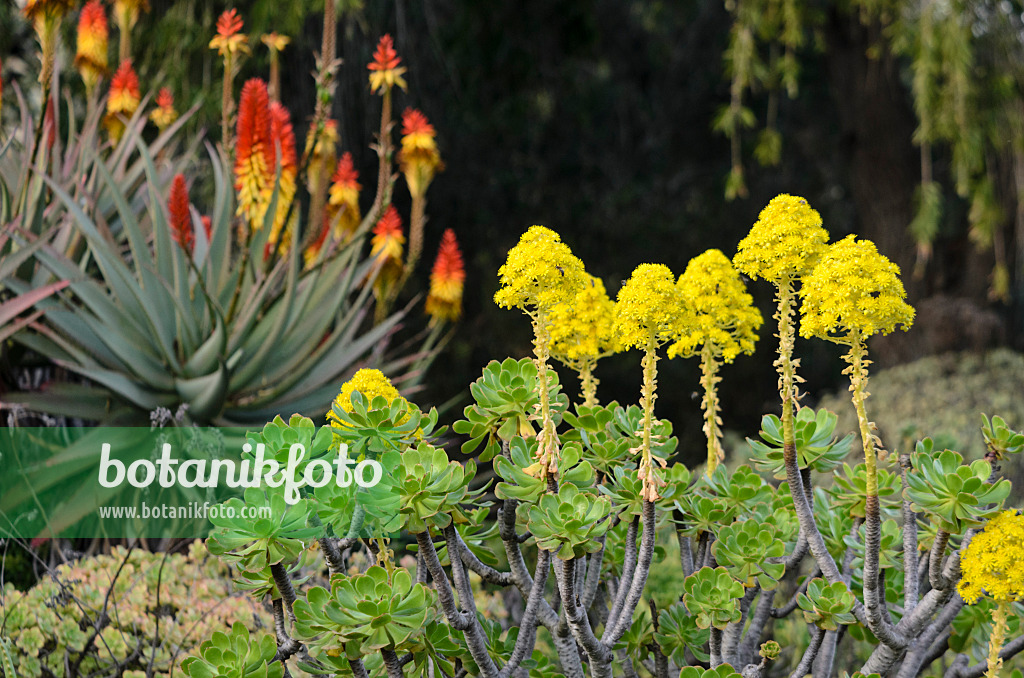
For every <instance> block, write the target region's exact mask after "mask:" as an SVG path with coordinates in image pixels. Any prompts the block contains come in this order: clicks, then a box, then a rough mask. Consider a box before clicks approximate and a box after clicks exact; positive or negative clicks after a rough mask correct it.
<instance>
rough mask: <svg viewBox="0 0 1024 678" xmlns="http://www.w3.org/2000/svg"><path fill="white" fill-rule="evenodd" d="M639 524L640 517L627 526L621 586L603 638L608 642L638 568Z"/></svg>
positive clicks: (616, 594) (606, 623)
mask: <svg viewBox="0 0 1024 678" xmlns="http://www.w3.org/2000/svg"><path fill="white" fill-rule="evenodd" d="M638 525H639V519H638V518H633V520H632V521H631V522H630V523H629V527H627V528H626V544H625V547H624V548H625V551H624V558H623V562H622V576H621V577H619V586H618V588H617V589H616V591H615V600H614V601H613V602H612V609H611V612H609V613H608V621H607V622H605V629H606V631H605V637H602V640H604V641H605V642H607V638H606V636H607V629H609V628H611V626H612V625H613V624H614V623H615V622H616V621H618V619H619V613H620V612H622V606H623V605H624V604H625V603H626V596H627V595H628V594H629V585H630V584H631V583H632V581H633V572H634V571H635V570H636V562H637V550H636V532H637V526H638Z"/></svg>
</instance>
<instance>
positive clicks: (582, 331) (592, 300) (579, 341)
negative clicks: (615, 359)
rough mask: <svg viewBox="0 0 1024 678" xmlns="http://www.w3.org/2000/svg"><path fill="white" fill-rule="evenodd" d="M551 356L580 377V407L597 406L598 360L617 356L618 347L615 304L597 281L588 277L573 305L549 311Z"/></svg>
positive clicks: (557, 306)
mask: <svg viewBox="0 0 1024 678" xmlns="http://www.w3.org/2000/svg"><path fill="white" fill-rule="evenodd" d="M549 318H550V320H551V355H552V357H553V358H555V359H556V360H558V361H559V362H561V363H562V364H564V365H566V366H567V367H569V368H570V369H573V370H575V371H576V372H577V373H578V374H579V376H580V390H581V393H582V394H583V404H584V405H587V406H593V405H596V404H597V383H598V382H597V379H596V378H594V375H593V371H594V366H595V364H596V363H597V361H598V360H600V359H601V358H604V357H606V356H609V355H612V354H613V353H617V352H618V351H619V349H620V344H619V340H618V337H617V335H616V334H615V333H614V332H613V330H612V328H613V326H614V324H615V302H613V301H612V300H611V299H609V298H608V293H607V292H606V291H605V288H604V283H603V282H602V281H601V279H600V278H595V277H593V276H590V284H589V285H586V286H584V288H583V289H582V290H580V291H579V292H577V293H576V297H575V298H574V299H573V301H572V302H571V303H570V302H562V303H560V304H557V305H556V306H555V307H554V308H552V309H551V313H550V315H549Z"/></svg>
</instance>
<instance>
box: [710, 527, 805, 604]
mask: <svg viewBox="0 0 1024 678" xmlns="http://www.w3.org/2000/svg"><path fill="white" fill-rule="evenodd" d="M711 552H712V553H713V554H714V556H715V560H716V561H717V562H718V564H719V565H721V566H723V567H725V569H726V570H728V572H729V574H730V575H731V576H732V577H733V578H734V579H736V580H737V581H739V582H741V583H742V584H743V585H744V586H745V587H747V588H751V587H753V586H755V585H756V586H760V587H761V589H762V590H765V591H773V590H775V587H777V586H778V585H779V580H780V579H782V576H783V575H784V574H785V573H786V565H785V564H784V563H780V562H775V560H774V559H778V558H781V557H782V556H783V555H785V553H786V545H785V544H784V543H783V542H782V541H781V540H780V539H778V537H776V536H775V528H774V527H772V525H771V524H762V523H761V522H759V521H757V520H744V521H741V522H738V523H733V524H731V525H726V526H725V527H722V528H721V529H720V530H719V531H718V538H717V539H716V540H715V542H714V543H713V544H712V545H711Z"/></svg>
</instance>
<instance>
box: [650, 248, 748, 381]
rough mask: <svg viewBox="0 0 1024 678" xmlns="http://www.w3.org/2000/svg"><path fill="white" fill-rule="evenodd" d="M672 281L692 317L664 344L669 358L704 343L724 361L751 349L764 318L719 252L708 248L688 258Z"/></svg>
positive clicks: (692, 351) (693, 351)
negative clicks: (689, 323)
mask: <svg viewBox="0 0 1024 678" xmlns="http://www.w3.org/2000/svg"><path fill="white" fill-rule="evenodd" d="M676 284H677V286H678V287H679V291H680V293H681V294H682V296H683V299H684V303H685V305H686V306H687V307H689V308H690V309H692V310H693V312H694V313H695V314H696V317H695V320H694V324H693V326H692V327H690V328H689V329H687V330H686V331H684V332H682V333H681V335H680V337H679V340H678V341H677V342H676V343H674V344H672V345H671V346H669V347H668V357H669V358H674V357H676V356H677V355H679V356H682V357H684V358H689V357H690V356H692V355H693V354H694V353H695V352H697V350H698V349H699V347H701V346H704V345H711V346H712V347H713V350H714V352H715V354H716V355H721V357H722V359H723V360H725V362H727V363H731V362H732V361H733V360H734V359H735V358H736V356H738V355H739V354H740V353H747V354H750V353H753V352H754V342H756V341H757V328H759V327H761V325H762V324H763V323H764V320H763V319H762V318H761V312H760V311H758V310H757V308H756V307H755V306H754V303H753V302H754V298H753V297H751V296H750V295H749V294H747V289H746V286H745V285H744V284H743V280H741V279H740V276H739V273H737V271H736V269H734V268H733V266H732V263H731V262H730V261H729V259H728V258H726V256H725V255H724V254H722V252H721V251H719V250H708V251H707V252H704V253H703V254H701V255H698V256H696V257H694V258H693V259H691V260H690V263H689V264H687V266H686V271H685V272H684V273H683V274H682V275H681V276H679V281H678V282H677V283H676Z"/></svg>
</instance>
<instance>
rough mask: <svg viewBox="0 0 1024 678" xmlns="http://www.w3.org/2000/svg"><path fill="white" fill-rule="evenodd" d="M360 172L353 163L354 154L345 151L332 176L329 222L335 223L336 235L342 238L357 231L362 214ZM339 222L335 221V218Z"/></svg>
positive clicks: (328, 212)
mask: <svg viewBox="0 0 1024 678" xmlns="http://www.w3.org/2000/svg"><path fill="white" fill-rule="evenodd" d="M360 189H362V186H361V185H360V184H359V172H358V171H356V168H355V165H354V164H353V163H352V154H351V153H345V154H343V155H342V156H341V160H339V161H338V167H337V169H335V170H334V176H333V177H331V188H330V200H329V201H328V205H327V218H328V223H334V237H335V239H337V240H342V239H344V238H347V237H349V236H350V235H352V234H353V233H355V231H356V229H357V228H358V227H359V222H360V220H361V219H362V216H361V215H360V214H359V191H360ZM336 217H337V222H336V223H335V218H336Z"/></svg>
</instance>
